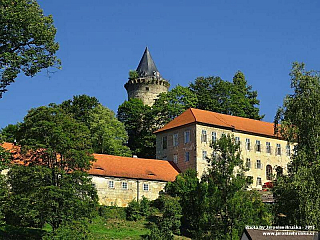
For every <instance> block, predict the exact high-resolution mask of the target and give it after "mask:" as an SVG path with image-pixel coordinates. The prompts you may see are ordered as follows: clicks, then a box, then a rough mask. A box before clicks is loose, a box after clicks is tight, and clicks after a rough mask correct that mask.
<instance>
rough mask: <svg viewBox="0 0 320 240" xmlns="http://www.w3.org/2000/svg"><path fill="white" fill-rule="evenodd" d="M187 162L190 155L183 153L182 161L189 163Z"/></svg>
mask: <svg viewBox="0 0 320 240" xmlns="http://www.w3.org/2000/svg"><path fill="white" fill-rule="evenodd" d="M189 160H190V154H189V152H185V153H184V161H185V162H189Z"/></svg>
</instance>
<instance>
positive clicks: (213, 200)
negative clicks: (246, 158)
mask: <svg viewBox="0 0 320 240" xmlns="http://www.w3.org/2000/svg"><path fill="white" fill-rule="evenodd" d="M212 150H213V153H214V154H213V155H212V157H211V159H209V163H210V165H211V167H210V168H209V169H208V173H207V174H205V175H204V176H203V179H202V181H204V182H206V183H207V184H208V210H207V214H206V217H207V221H206V222H205V225H204V226H203V228H204V229H203V230H202V234H203V235H202V236H201V238H205V239H213V238H216V239H239V238H240V235H241V233H242V231H243V229H244V227H245V225H268V224H270V223H271V222H270V219H271V216H270V214H269V213H268V212H267V209H266V208H265V206H264V205H263V203H262V201H261V199H260V196H259V195H258V193H256V192H254V191H247V190H246V186H247V184H248V178H247V177H245V175H244V174H245V170H246V169H245V168H244V165H243V161H242V159H241V157H240V149H239V144H236V143H235V141H234V138H233V137H232V136H230V135H227V136H226V135H222V136H221V138H220V139H219V140H218V141H216V142H214V143H212Z"/></svg>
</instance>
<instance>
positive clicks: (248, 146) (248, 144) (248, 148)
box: [246, 138, 250, 150]
mask: <svg viewBox="0 0 320 240" xmlns="http://www.w3.org/2000/svg"><path fill="white" fill-rule="evenodd" d="M246 150H250V139H249V138H246Z"/></svg>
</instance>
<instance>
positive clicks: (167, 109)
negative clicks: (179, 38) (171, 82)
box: [152, 85, 197, 127]
mask: <svg viewBox="0 0 320 240" xmlns="http://www.w3.org/2000/svg"><path fill="white" fill-rule="evenodd" d="M196 106H197V96H196V95H195V94H194V93H193V92H192V91H191V90H190V89H189V88H188V87H182V86H180V85H178V86H176V87H175V88H173V89H171V90H170V91H168V92H167V93H160V94H159V98H158V99H156V101H155V103H154V105H153V106H152V111H153V115H154V117H155V119H156V121H157V125H158V127H159V126H163V125H165V124H167V123H168V122H169V121H171V120H173V119H174V118H175V117H177V116H179V115H180V114H181V113H183V112H184V111H185V110H187V109H188V108H191V107H196Z"/></svg>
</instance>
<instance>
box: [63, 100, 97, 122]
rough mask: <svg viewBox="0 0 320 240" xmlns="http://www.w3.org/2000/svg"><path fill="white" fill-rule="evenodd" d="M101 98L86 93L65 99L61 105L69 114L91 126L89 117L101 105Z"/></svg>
mask: <svg viewBox="0 0 320 240" xmlns="http://www.w3.org/2000/svg"><path fill="white" fill-rule="evenodd" d="M99 104H100V103H99V100H98V99H97V98H95V97H90V96H87V95H85V94H83V95H76V96H73V98H72V99H69V100H66V101H63V102H62V103H61V104H60V105H59V106H60V107H61V108H62V109H63V110H65V111H66V112H67V113H68V114H71V116H72V117H73V118H74V119H76V120H78V121H80V122H83V123H84V124H85V125H87V126H88V127H89V119H90V118H91V116H90V115H91V113H92V111H93V109H94V108H95V107H97V106H98V105H99Z"/></svg>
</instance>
